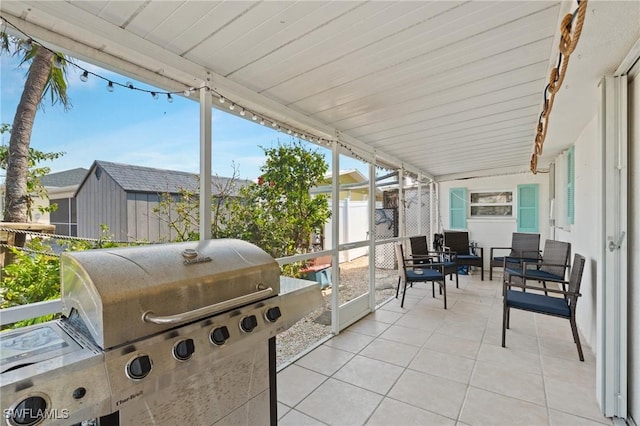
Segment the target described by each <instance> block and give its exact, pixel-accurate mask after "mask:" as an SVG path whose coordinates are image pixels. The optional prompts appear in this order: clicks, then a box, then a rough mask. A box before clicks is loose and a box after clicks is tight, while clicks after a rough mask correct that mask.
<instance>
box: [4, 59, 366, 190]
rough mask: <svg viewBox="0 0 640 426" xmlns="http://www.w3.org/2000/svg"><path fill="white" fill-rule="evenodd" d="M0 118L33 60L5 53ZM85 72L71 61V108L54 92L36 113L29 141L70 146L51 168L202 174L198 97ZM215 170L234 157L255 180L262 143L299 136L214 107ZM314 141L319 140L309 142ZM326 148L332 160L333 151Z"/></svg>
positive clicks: (12, 104) (10, 114)
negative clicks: (100, 166) (105, 165)
mask: <svg viewBox="0 0 640 426" xmlns="http://www.w3.org/2000/svg"><path fill="white" fill-rule="evenodd" d="M72 61H73V62H75V63H77V64H78V65H80V66H81V67H83V68H85V69H87V70H89V71H91V72H93V73H96V74H98V75H100V76H102V77H105V78H107V79H109V80H111V81H114V82H118V83H121V84H125V85H126V84H128V83H129V82H131V83H132V84H133V85H134V86H135V87H137V88H142V89H148V90H159V91H164V90H163V89H158V88H154V87H151V86H148V85H145V84H143V83H141V82H139V81H136V80H133V79H131V78H128V77H125V76H122V75H119V74H115V73H113V72H110V71H107V70H104V69H102V68H98V67H96V66H93V65H91V64H87V63H84V62H81V61H78V60H76V59H73V58H72ZM0 65H1V69H0V96H1V102H0V106H1V111H0V123H3V124H4V123H6V124H12V123H13V118H14V115H15V111H16V107H17V105H18V102H19V100H20V96H21V94H22V89H23V87H24V81H25V78H26V71H27V69H28V68H27V65H23V66H22V67H19V66H18V65H19V61H18V60H17V58H15V57H12V56H8V55H6V54H4V55H2V56H0ZM81 74H82V71H81V70H79V69H78V68H76V67H74V66H69V67H68V73H67V75H68V89H67V93H68V96H69V98H70V100H71V104H72V107H71V108H70V109H68V110H67V111H65V110H64V108H63V107H62V106H60V105H55V106H51V104H50V102H49V100H48V99H46V100H45V103H44V108H40V109H39V110H38V112H37V114H36V118H35V123H34V128H33V133H32V135H31V147H32V148H35V149H38V150H40V151H44V152H60V151H62V152H64V153H65V154H64V155H63V156H62V157H60V158H59V159H57V160H54V161H49V162H46V163H43V164H42V165H45V166H48V167H50V169H51V172H59V171H64V170H69V169H73V168H77V167H83V168H86V169H88V168H90V167H91V164H92V163H93V161H94V160H102V161H112V162H116V163H123V164H133V165H138V166H147V167H155V168H161V169H170V170H179V171H185V172H194V173H197V172H198V170H199V143H200V142H199V137H200V136H199V134H200V133H199V132H200V131H199V104H198V102H197V94H194V95H192V98H193V100H189V99H187V98H185V97H184V96H180V95H175V96H173V99H174V100H173V102H172V103H169V102H168V101H167V98H166V96H165V95H162V96H160V97H159V99H157V100H154V99H153V98H152V96H151V95H150V94H149V93H145V92H140V91H136V90H130V89H127V88H124V87H118V86H116V87H115V90H114V91H113V92H108V91H107V89H106V87H107V82H106V81H105V80H102V79H100V78H98V77H95V76H92V75H89V79H88V81H87V82H83V81H81V80H80V75H81ZM212 139H213V142H212V152H213V154H212V170H213V174H214V175H218V176H228V177H230V176H232V175H233V171H234V164H235V167H236V169H237V171H238V177H239V178H242V179H251V180H255V179H256V178H257V177H258V176H259V175H260V166H261V165H262V164H263V163H264V160H265V157H264V152H263V150H262V149H261V148H260V146H262V147H265V148H269V147H273V146H277V145H278V144H279V143H282V144H284V143H290V142H293V141H294V139H293V138H292V136H290V135H287V134H286V133H281V132H278V131H276V130H274V129H273V128H272V127H271V126H261V125H260V124H258V123H255V122H253V121H251V120H247V119H244V118H240V117H237V116H234V115H231V114H228V113H225V112H223V111H220V110H217V109H215V108H214V109H213V112H212ZM2 144H4V145H8V144H9V135H8V134H6V133H5V134H3V135H2ZM310 147H312V148H315V147H316V146H315V145H310ZM320 152H324V153H325V158H326V160H327V163H328V164H331V155H330V152H329V151H328V150H327V149H324V148H320ZM356 167H358V168H360V169H362V170H365V173H366V169H365V168H364V167H362V164H361V163H359V162H357V161H356V160H350V159H346V158H345V161H342V160H341V168H342V169H349V168H356Z"/></svg>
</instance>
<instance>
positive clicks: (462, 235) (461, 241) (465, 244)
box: [444, 231, 484, 281]
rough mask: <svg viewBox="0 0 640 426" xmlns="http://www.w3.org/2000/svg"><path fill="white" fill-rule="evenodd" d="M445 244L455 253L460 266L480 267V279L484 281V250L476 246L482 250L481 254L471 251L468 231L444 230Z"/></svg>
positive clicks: (476, 248)
mask: <svg viewBox="0 0 640 426" xmlns="http://www.w3.org/2000/svg"><path fill="white" fill-rule="evenodd" d="M444 246H445V248H446V249H448V250H451V251H452V252H453V253H455V255H456V263H457V264H458V266H461V265H466V266H478V267H479V268H480V279H481V280H482V281H484V250H483V248H482V247H478V246H476V247H474V250H479V251H480V255H478V254H477V252H472V251H471V245H470V244H469V233H468V232H466V231H444Z"/></svg>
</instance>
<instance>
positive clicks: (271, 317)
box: [264, 306, 282, 322]
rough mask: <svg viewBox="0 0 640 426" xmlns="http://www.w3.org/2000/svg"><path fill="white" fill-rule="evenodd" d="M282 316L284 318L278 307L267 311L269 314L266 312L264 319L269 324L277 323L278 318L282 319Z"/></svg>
mask: <svg viewBox="0 0 640 426" xmlns="http://www.w3.org/2000/svg"><path fill="white" fill-rule="evenodd" d="M281 316H282V313H281V312H280V308H279V307H277V306H276V307H275V308H269V309H267V312H265V314H264V317H265V318H266V319H267V321H269V322H276V321H277V320H278V318H280V317H281Z"/></svg>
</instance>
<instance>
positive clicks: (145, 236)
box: [75, 161, 250, 241]
mask: <svg viewBox="0 0 640 426" xmlns="http://www.w3.org/2000/svg"><path fill="white" fill-rule="evenodd" d="M249 183H250V181H247V180H241V179H236V180H235V182H233V181H232V179H230V178H224V177H212V178H211V185H212V193H213V195H214V196H216V195H221V191H222V189H223V188H225V187H227V186H229V185H230V186H231V188H229V190H228V192H227V194H226V196H235V195H237V193H238V190H239V189H240V187H242V186H244V185H247V184H249ZM197 188H198V175H197V174H195V173H186V172H179V171H175V170H163V169H155V168H150V167H141V166H134V165H128V164H117V163H111V162H107V161H95V162H94V163H93V165H92V166H91V168H90V169H89V173H87V175H86V177H85V179H84V180H83V181H82V183H81V184H80V186H79V188H78V190H77V192H76V194H75V197H76V200H77V205H78V212H79V214H78V236H80V237H86V238H98V237H100V235H101V230H100V226H101V225H106V226H107V227H108V230H109V233H111V234H113V235H114V238H115V239H116V240H118V241H134V240H142V241H169V240H172V239H174V238H175V234H174V233H173V232H171V231H170V229H169V226H168V224H167V222H166V220H164V218H161V217H158V215H157V214H156V213H154V211H153V210H154V208H155V207H157V206H158V205H159V203H160V201H161V199H162V195H163V194H170V195H172V196H173V198H174V199H176V198H177V197H178V195H179V192H180V190H181V189H187V190H191V191H196V193H197V191H198V189H197Z"/></svg>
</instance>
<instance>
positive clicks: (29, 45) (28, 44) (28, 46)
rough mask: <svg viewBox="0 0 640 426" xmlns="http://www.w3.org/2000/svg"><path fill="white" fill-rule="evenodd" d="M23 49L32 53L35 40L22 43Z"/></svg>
mask: <svg viewBox="0 0 640 426" xmlns="http://www.w3.org/2000/svg"><path fill="white" fill-rule="evenodd" d="M22 47H23V49H24V50H25V51H27V52H30V51H31V49H33V40H31V39H30V38H28V39H26V40H25V41H24V43H22Z"/></svg>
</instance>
